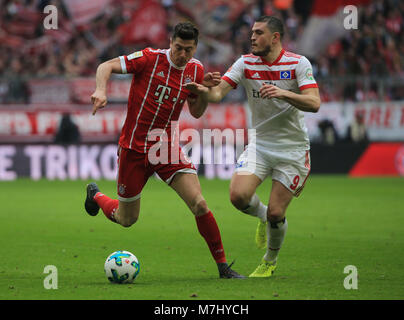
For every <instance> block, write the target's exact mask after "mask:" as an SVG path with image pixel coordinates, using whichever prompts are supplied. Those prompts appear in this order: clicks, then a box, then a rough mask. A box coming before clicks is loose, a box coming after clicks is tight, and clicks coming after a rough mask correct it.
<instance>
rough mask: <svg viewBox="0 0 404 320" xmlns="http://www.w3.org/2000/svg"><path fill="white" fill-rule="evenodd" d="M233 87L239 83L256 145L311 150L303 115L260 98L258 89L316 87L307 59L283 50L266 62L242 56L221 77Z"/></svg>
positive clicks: (274, 100)
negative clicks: (267, 87) (274, 58)
mask: <svg viewBox="0 0 404 320" xmlns="http://www.w3.org/2000/svg"><path fill="white" fill-rule="evenodd" d="M222 79H223V80H225V81H226V82H228V83H229V84H230V85H231V86H232V87H233V88H236V87H237V85H238V84H239V83H241V84H242V85H243V86H244V88H245V91H246V93H247V97H248V104H249V106H250V110H251V127H252V128H253V129H256V141H251V140H250V143H251V142H255V143H256V144H257V145H258V146H261V147H266V148H271V149H276V150H286V149H288V150H290V149H294V150H296V149H303V150H308V149H309V148H310V142H309V138H308V134H307V128H306V125H305V123H304V115H303V112H302V111H300V110H298V109H297V108H295V107H294V106H292V105H291V104H290V103H288V102H287V101H285V100H281V99H277V98H271V99H262V98H261V97H260V93H259V89H260V88H261V86H262V85H263V84H264V83H269V84H273V85H276V86H277V87H279V88H281V89H285V90H290V91H292V92H295V93H300V91H301V90H304V89H307V88H317V83H316V81H315V80H314V77H313V72H312V67H311V64H310V62H309V60H308V59H307V58H306V57H304V56H300V55H297V54H294V53H291V52H287V51H285V50H284V49H282V51H281V53H280V55H279V57H278V58H277V59H276V60H275V61H274V62H273V63H268V62H267V61H265V60H264V59H262V58H261V57H259V56H255V55H253V54H247V55H243V56H241V57H240V58H239V59H238V60H237V61H236V62H235V63H234V64H233V66H232V67H231V68H230V69H229V70H228V71H227V72H226V73H225V75H224V76H223V77H222Z"/></svg>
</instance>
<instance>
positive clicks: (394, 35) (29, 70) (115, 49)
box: [0, 0, 404, 101]
mask: <svg viewBox="0 0 404 320" xmlns="http://www.w3.org/2000/svg"><path fill="white" fill-rule="evenodd" d="M78 2H79V1H77V0H70V1H67V0H0V42H1V46H0V96H1V92H2V91H4V90H6V88H5V86H7V88H8V89H7V90H9V91H11V93H12V92H15V93H16V94H15V97H14V98H15V99H18V97H21V92H24V90H25V91H27V90H26V88H25V87H24V85H23V84H24V79H32V78H34V77H40V78H50V77H61V76H63V77H66V78H72V77H91V76H94V75H95V70H96V67H97V65H98V64H99V63H101V62H102V61H105V60H107V59H110V58H114V57H117V56H119V55H122V54H129V53H131V52H133V51H135V50H139V49H142V48H144V47H146V46H151V47H154V48H157V47H158V48H167V47H168V45H169V42H168V41H169V35H170V32H171V31H172V29H173V26H174V25H175V24H176V23H178V22H179V21H182V20H190V21H193V22H194V23H195V24H196V25H197V26H198V27H199V29H200V31H201V38H200V42H199V44H198V50H197V54H196V58H198V59H199V60H201V61H202V62H203V64H204V65H205V69H206V70H215V71H216V70H217V71H220V72H221V73H224V72H225V71H226V70H227V68H228V67H230V65H231V64H232V63H233V62H234V61H235V60H236V59H237V58H238V57H239V56H240V55H241V54H245V53H248V52H249V50H250V28H251V26H252V23H253V22H254V20H255V19H256V18H258V17H259V16H261V15H263V14H265V15H276V16H278V17H280V18H282V20H283V21H284V23H285V26H286V35H285V38H284V41H283V45H284V47H285V49H287V50H290V51H295V52H297V53H299V52H298V51H297V42H298V39H299V37H300V36H301V35H302V33H303V32H304V26H305V24H306V22H307V19H308V18H309V13H310V12H309V8H310V5H311V4H312V2H313V1H310V0H308V1H303V0H299V1H295V2H293V1H292V0H289V1H265V0H233V1H219V0H207V1H198V0H155V1H154V2H153V1H150V0H148V1H145V0H99V1H97V3H103V4H104V5H103V6H102V7H97V8H96V9H94V10H93V11H94V14H93V15H92V16H91V17H88V16H86V15H85V14H83V15H82V16H80V17H81V18H83V19H89V20H88V22H87V23H82V22H81V23H80V21H78V18H77V15H74V14H75V13H74V12H72V10H73V7H72V4H73V3H78ZM82 2H83V1H82ZM146 2H148V3H149V4H150V2H153V6H152V7H150V8H149V12H146V11H144V14H143V16H137V15H138V14H139V12H140V11H141V10H140V9H141V8H143V6H145V3H146ZM47 5H54V6H55V7H56V8H57V9H58V14H57V25H58V29H57V30H47V29H45V28H44V27H43V20H44V18H45V17H46V16H47V15H46V14H45V13H44V12H43V11H44V8H45V7H46V6H47ZM148 19H149V20H150V21H152V22H150V23H149V22H148V21H149V20H148ZM403 19H404V1H400V0H374V1H371V3H370V4H368V5H367V6H365V7H363V8H362V9H361V10H360V11H359V26H360V27H359V28H358V29H357V30H350V31H349V32H347V33H346V34H345V35H344V36H343V37H342V38H341V39H339V40H337V41H335V42H334V43H332V44H331V45H330V46H329V47H328V49H327V51H326V52H324V54H322V55H321V56H320V57H318V58H315V57H313V58H310V60H311V62H312V64H313V72H314V75H315V77H316V79H317V80H318V81H319V82H320V83H324V85H322V86H320V88H321V90H322V92H321V94H322V96H323V100H325V101H330V100H352V101H364V100H371V99H377V98H378V97H379V98H380V94H381V92H380V90H381V89H380V86H381V85H380V81H381V80H383V81H385V79H397V78H398V79H400V78H401V79H402V77H404V30H403V29H404V22H403ZM136 28H137V30H139V32H140V33H144V34H146V33H148V32H149V33H148V34H149V35H151V36H149V37H147V36H144V37H142V36H141V35H140V36H139V32H137V34H135V32H132V31H133V30H134V29H136ZM341 77H344V79H349V81H348V80H347V81H344V82H342V81H341ZM363 77H367V78H368V79H369V81H367V82H366V81H363ZM331 79H332V80H331ZM392 81H393V80H392ZM399 82H400V81H399ZM401 82H402V81H401ZM336 84H337V85H336ZM347 84H348V85H347ZM10 88H11V89H10ZM382 89H383V92H382V96H383V98H384V99H387V100H397V99H403V98H404V86H403V85H400V84H397V83H396V82H394V81H393V82H392V83H388V84H387V89H386V83H384V84H382ZM17 93H19V94H17ZM11 96H13V94H11ZM243 98H244V97H243V92H242V91H239V92H235V93H234V94H233V95H232V96H231V97H230V99H234V100H241V99H243ZM11 100H13V98H12V99H11Z"/></svg>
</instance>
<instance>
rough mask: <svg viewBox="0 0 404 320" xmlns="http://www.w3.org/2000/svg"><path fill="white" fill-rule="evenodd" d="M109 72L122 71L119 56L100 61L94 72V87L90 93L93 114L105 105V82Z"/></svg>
mask: <svg viewBox="0 0 404 320" xmlns="http://www.w3.org/2000/svg"><path fill="white" fill-rule="evenodd" d="M111 73H122V67H121V62H120V59H119V58H114V59H111V60H108V61H106V62H103V63H101V64H100V65H99V66H98V68H97V72H96V74H95V83H96V88H95V91H94V93H93V94H92V95H91V102H92V104H93V115H94V114H96V112H97V110H98V109H101V108H104V107H105V106H106V105H107V82H108V80H109V77H110V76H111Z"/></svg>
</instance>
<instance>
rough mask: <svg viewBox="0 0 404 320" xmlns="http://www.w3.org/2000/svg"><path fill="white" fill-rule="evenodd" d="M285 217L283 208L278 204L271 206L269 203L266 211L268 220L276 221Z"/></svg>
mask: <svg viewBox="0 0 404 320" xmlns="http://www.w3.org/2000/svg"><path fill="white" fill-rule="evenodd" d="M284 217H285V210H283V209H282V207H280V206H271V205H269V207H268V211H267V218H268V221H270V222H278V221H281V220H282V219H283V218H284Z"/></svg>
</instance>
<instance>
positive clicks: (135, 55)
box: [128, 51, 143, 60]
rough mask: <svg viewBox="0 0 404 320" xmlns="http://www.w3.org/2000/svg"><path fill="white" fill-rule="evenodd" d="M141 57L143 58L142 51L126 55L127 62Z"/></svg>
mask: <svg viewBox="0 0 404 320" xmlns="http://www.w3.org/2000/svg"><path fill="white" fill-rule="evenodd" d="M141 56H143V52H142V51H136V52H134V53H132V54H130V55H128V60H132V59H136V58H140V57H141Z"/></svg>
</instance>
